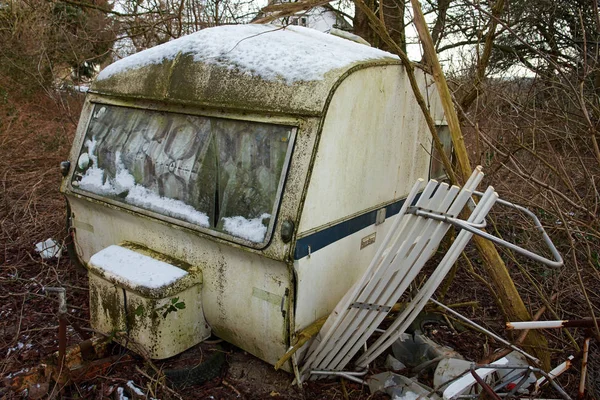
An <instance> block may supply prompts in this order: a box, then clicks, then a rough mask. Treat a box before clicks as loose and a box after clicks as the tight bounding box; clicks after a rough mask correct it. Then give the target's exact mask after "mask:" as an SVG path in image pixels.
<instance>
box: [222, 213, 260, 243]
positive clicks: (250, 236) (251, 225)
mask: <svg viewBox="0 0 600 400" xmlns="http://www.w3.org/2000/svg"><path fill="white" fill-rule="evenodd" d="M270 217H271V215H270V214H266V213H265V214H263V215H261V216H260V217H257V218H253V219H246V218H244V217H241V216H237V217H227V218H223V229H225V231H227V232H228V233H231V234H232V235H233V236H237V237H241V238H243V239H246V240H249V241H251V242H254V243H260V242H262V241H263V240H265V234H266V233H267V227H266V226H265V225H263V223H262V221H263V219H266V218H270Z"/></svg>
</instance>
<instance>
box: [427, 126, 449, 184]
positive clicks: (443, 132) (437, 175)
mask: <svg viewBox="0 0 600 400" xmlns="http://www.w3.org/2000/svg"><path fill="white" fill-rule="evenodd" d="M436 128H437V133H438V136H439V138H440V142H441V143H442V147H443V148H444V153H445V154H446V157H448V159H449V160H452V137H451V136H450V128H448V125H437V126H436ZM429 177H430V179H437V180H442V179H445V178H446V177H447V175H446V172H445V171H444V163H442V158H441V156H440V154H439V153H438V151H437V149H436V148H435V144H434V143H433V141H432V143H431V165H430V168H429Z"/></svg>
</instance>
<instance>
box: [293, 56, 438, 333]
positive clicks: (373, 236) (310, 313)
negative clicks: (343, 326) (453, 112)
mask: <svg viewBox="0 0 600 400" xmlns="http://www.w3.org/2000/svg"><path fill="white" fill-rule="evenodd" d="M417 76H418V77H419V78H420V79H421V81H422V84H421V86H422V90H423V91H426V85H425V82H424V79H423V77H424V75H423V74H422V73H418V74H417ZM427 97H429V96H427ZM432 103H433V102H432ZM318 146H319V147H318V150H317V155H316V160H315V164H314V168H313V171H312V176H311V180H310V183H309V187H308V191H307V195H306V201H305V204H304V208H303V211H302V216H301V220H300V225H299V230H298V232H299V234H298V241H297V243H296V249H295V254H294V260H295V261H294V268H295V272H296V276H297V299H296V300H297V301H296V304H297V306H296V316H295V318H296V319H295V321H296V324H295V329H296V331H298V330H300V329H302V328H303V327H305V326H307V325H309V324H310V323H311V322H313V321H314V320H315V319H317V318H319V317H321V316H323V315H327V314H328V313H329V312H330V311H331V310H332V309H333V308H334V307H335V305H336V304H337V302H338V301H339V300H340V298H341V297H342V296H343V295H344V293H345V292H346V291H347V290H348V289H349V288H350V286H351V285H352V284H353V283H354V282H355V281H356V280H357V278H358V277H359V276H360V275H361V274H362V273H363V271H364V270H365V269H366V267H367V266H368V264H369V261H370V260H371V258H372V257H373V255H374V254H375V251H376V250H377V247H378V244H379V243H381V241H382V240H383V238H384V236H385V234H386V233H387V231H388V230H389V227H390V225H391V223H392V221H393V218H395V216H396V215H397V213H398V211H399V209H400V207H401V205H402V203H403V200H402V199H404V198H405V197H406V195H407V194H408V192H409V190H410V188H411V187H412V185H413V184H414V182H415V181H416V180H417V179H418V178H425V179H426V178H427V177H428V172H429V161H430V155H429V149H430V146H431V139H430V134H429V132H428V130H427V126H426V124H425V120H424V118H423V115H422V112H421V110H420V108H419V105H418V104H417V102H416V100H415V98H414V94H413V93H412V89H411V87H410V84H409V82H408V78H407V77H406V73H405V72H404V69H403V68H402V67H400V66H396V65H389V66H380V67H372V68H368V69H363V70H359V71H357V72H355V73H353V74H351V75H350V76H349V77H347V78H346V79H345V80H344V81H343V82H342V83H341V84H340V86H339V87H338V89H337V90H336V92H335V94H334V95H333V97H332V100H331V103H330V105H329V109H328V111H327V114H326V116H325V120H324V122H323V130H322V134H321V139H320V142H319V145H318ZM384 215H385V221H384V222H383V223H381V224H376V221H377V219H378V216H379V219H381V218H382V217H383V216H384Z"/></svg>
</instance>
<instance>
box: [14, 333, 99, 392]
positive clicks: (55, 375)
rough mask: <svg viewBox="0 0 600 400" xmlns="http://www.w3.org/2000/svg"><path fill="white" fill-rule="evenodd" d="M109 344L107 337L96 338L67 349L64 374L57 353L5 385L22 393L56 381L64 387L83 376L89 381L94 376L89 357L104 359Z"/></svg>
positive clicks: (97, 368)
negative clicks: (36, 386) (32, 387)
mask: <svg viewBox="0 0 600 400" xmlns="http://www.w3.org/2000/svg"><path fill="white" fill-rule="evenodd" d="M109 342H110V339H109V338H107V337H103V336H94V337H93V338H92V339H89V340H86V341H84V342H82V343H80V344H77V345H74V346H71V347H69V348H67V349H66V350H65V357H64V363H63V368H64V371H63V372H61V369H60V367H59V366H58V361H59V359H60V356H59V352H55V353H53V354H51V355H50V356H48V357H47V358H46V359H45V360H44V361H42V362H41V363H40V364H39V365H38V366H37V367H34V368H32V369H30V370H27V371H25V372H23V373H21V374H17V375H15V376H14V377H12V378H10V379H6V380H5V385H6V386H7V387H9V388H11V389H12V390H13V391H15V392H20V391H22V390H24V389H27V388H28V387H30V386H32V385H36V384H42V383H46V382H50V380H54V381H55V382H58V383H59V384H60V385H63V386H64V385H66V384H68V383H69V382H72V380H73V379H79V378H78V377H80V376H82V375H83V376H84V377H86V378H85V379H87V377H89V376H90V374H93V370H92V372H90V370H89V369H88V368H86V365H90V362H89V360H90V359H89V358H87V357H90V356H91V355H92V354H94V355H95V357H94V356H92V357H94V358H98V357H103V356H104V355H105V354H106V350H107V345H108V343H109ZM100 364H102V363H100ZM92 365H94V364H92ZM95 370H96V371H98V370H99V367H97V366H96V369H95ZM86 371H87V372H86Z"/></svg>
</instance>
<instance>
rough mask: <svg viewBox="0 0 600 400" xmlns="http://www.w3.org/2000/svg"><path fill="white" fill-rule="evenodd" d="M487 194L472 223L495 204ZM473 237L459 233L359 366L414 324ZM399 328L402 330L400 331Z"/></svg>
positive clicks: (478, 206) (474, 213)
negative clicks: (422, 284)
mask: <svg viewBox="0 0 600 400" xmlns="http://www.w3.org/2000/svg"><path fill="white" fill-rule="evenodd" d="M487 192H488V195H487V196H484V198H483V199H482V201H480V202H479V204H478V205H477V207H476V208H475V210H474V211H473V213H472V214H471V216H470V218H469V220H470V221H474V222H477V221H479V220H481V219H483V218H485V215H487V212H489V209H490V208H491V207H492V206H493V202H494V200H495V198H496V196H497V195H496V194H495V192H494V189H493V188H491V187H490V188H488V190H487ZM471 236H472V235H471V234H469V233H467V232H461V233H459V235H458V237H457V238H456V240H455V241H454V243H453V244H452V246H451V247H450V249H449V251H448V252H447V253H446V255H445V256H444V258H443V259H442V261H441V262H440V264H439V265H438V267H437V268H436V270H435V271H434V273H433V274H432V275H431V277H430V278H429V280H428V281H427V283H426V284H425V286H424V287H423V288H422V289H421V290H420V291H419V292H418V293H417V295H416V296H415V299H414V300H413V301H412V302H411V303H410V304H409V305H408V306H407V307H406V309H405V310H404V311H403V312H402V314H401V315H400V316H398V318H397V319H396V320H395V321H394V323H393V324H392V325H391V326H390V327H389V328H388V330H387V331H386V333H385V334H383V335H381V336H380V337H379V338H378V339H377V341H376V342H375V343H374V344H373V345H372V346H371V347H370V349H369V350H368V351H367V352H366V353H365V354H363V356H361V357H360V358H359V359H358V361H357V365H366V364H368V363H370V362H371V361H372V360H374V359H375V358H376V357H377V356H379V354H381V353H382V352H383V351H385V350H386V349H387V348H388V347H389V346H391V345H392V344H393V343H394V342H395V341H396V340H397V338H398V337H400V335H401V334H402V333H404V331H405V330H406V329H407V328H408V325H410V324H411V323H412V321H413V320H414V318H415V317H416V316H417V314H418V313H419V312H420V311H421V310H422V308H423V307H424V306H425V304H426V303H427V300H428V299H429V298H430V297H431V295H432V294H433V292H434V291H435V290H436V289H437V287H438V286H439V284H440V283H441V281H442V280H443V278H444V276H445V275H446V274H447V272H448V270H449V269H450V268H451V267H452V265H453V264H454V262H455V261H456V259H457V258H458V257H459V256H460V253H461V252H462V250H463V249H464V247H465V246H466V244H467V243H468V241H469V240H470V238H471ZM399 327H400V329H398V328H399ZM388 338H389V339H388Z"/></svg>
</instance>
